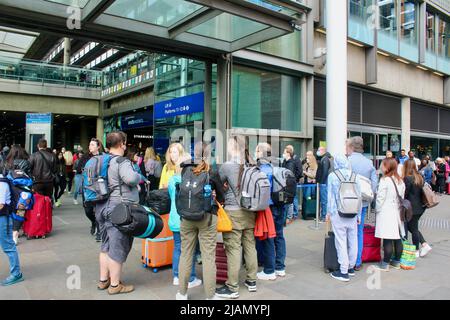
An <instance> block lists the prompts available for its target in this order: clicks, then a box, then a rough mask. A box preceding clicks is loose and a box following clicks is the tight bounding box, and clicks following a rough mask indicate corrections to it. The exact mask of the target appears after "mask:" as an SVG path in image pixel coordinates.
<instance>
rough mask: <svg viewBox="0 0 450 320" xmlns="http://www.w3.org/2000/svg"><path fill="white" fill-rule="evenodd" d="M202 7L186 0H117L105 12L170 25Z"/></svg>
mask: <svg viewBox="0 0 450 320" xmlns="http://www.w3.org/2000/svg"><path fill="white" fill-rule="evenodd" d="M201 8H203V6H200V5H198V4H195V3H190V2H187V1H184V0H170V1H167V0H116V1H115V2H114V3H113V4H112V5H111V6H110V7H109V8H108V9H107V10H106V11H105V13H106V14H111V15H115V16H119V17H123V18H128V19H133V20H138V21H142V22H147V23H151V24H156V25H159V26H163V27H170V26H171V25H173V24H175V23H177V22H178V21H180V20H182V19H183V18H185V17H187V16H188V15H190V14H192V13H194V12H195V11H197V10H199V9H201Z"/></svg>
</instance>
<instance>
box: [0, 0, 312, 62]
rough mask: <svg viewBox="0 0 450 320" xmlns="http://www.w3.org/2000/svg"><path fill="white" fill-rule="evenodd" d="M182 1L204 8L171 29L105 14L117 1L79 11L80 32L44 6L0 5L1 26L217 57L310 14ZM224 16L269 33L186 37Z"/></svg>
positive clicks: (54, 6)
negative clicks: (259, 26) (248, 22)
mask: <svg viewBox="0 0 450 320" xmlns="http://www.w3.org/2000/svg"><path fill="white" fill-rule="evenodd" d="M167 1H170V0H167ZM185 1H187V2H191V3H195V4H197V5H201V6H203V8H202V9H200V10H197V11H196V12H194V13H192V14H190V15H187V16H186V17H184V18H183V19H181V20H179V21H177V22H176V23H174V24H173V25H171V26H169V27H164V26H160V25H155V24H150V23H146V22H141V21H137V20H133V19H129V18H125V17H118V16H114V15H111V14H107V13H105V11H106V10H107V9H108V8H109V7H111V5H113V4H114V3H115V2H116V0H90V1H89V2H88V3H87V4H86V5H85V7H84V8H80V10H81V30H77V29H73V30H71V29H69V28H68V27H67V19H68V18H69V13H68V11H67V9H68V7H69V6H68V5H65V4H61V3H55V2H48V1H45V0H33V1H29V0H0V12H1V14H0V24H3V25H5V26H11V27H20V28H22V29H28V30H31V31H39V32H46V33H49V34H55V35H61V36H65V37H75V38H80V39H86V40H95V41H98V42H103V43H107V44H112V45H116V46H117V45H118V46H125V47H131V48H136V49H145V50H151V51H154V52H167V53H172V54H181V55H188V56H195V57H202V56H204V57H212V56H214V57H217V55H218V54H223V53H230V52H234V51H237V50H240V49H243V48H246V47H248V46H251V45H254V44H257V43H260V42H263V41H267V40H270V39H273V38H277V37H280V36H282V35H285V34H288V33H291V32H293V31H294V30H295V28H294V27H295V26H296V25H297V26H298V25H299V24H302V23H303V21H300V20H299V19H298V17H299V16H301V15H302V14H303V13H305V12H307V11H308V10H309V8H308V7H305V6H303V5H300V4H296V3H291V2H290V1H282V0H270V2H272V3H276V4H277V5H280V6H284V7H286V8H288V9H289V10H293V9H294V10H296V11H295V12H296V14H295V15H293V16H289V15H286V14H284V13H280V12H276V11H273V10H270V9H268V8H265V7H263V6H259V5H257V4H254V3H251V2H247V1H244V0H185ZM222 13H228V14H230V15H232V16H238V17H242V18H244V19H248V20H251V21H254V22H258V23H261V24H264V25H267V28H265V29H264V30H262V31H258V32H255V33H253V34H249V35H246V36H244V37H243V38H240V39H236V40H235V41H231V42H229V41H225V40H221V39H218V38H212V37H208V36H204V35H199V34H194V33H191V32H189V30H191V29H193V28H194V27H196V26H199V25H201V24H202V23H205V22H207V21H209V20H211V19H213V18H215V17H217V16H219V15H220V14H222ZM297 13H298V14H297ZM194 52H195V54H194Z"/></svg>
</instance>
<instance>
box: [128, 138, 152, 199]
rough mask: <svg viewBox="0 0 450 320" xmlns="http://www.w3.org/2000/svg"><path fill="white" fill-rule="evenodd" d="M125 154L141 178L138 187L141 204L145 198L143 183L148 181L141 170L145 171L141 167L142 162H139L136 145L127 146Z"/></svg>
mask: <svg viewBox="0 0 450 320" xmlns="http://www.w3.org/2000/svg"><path fill="white" fill-rule="evenodd" d="M126 156H127V158H128V159H129V160H130V161H131V163H132V164H133V168H134V170H135V171H136V172H137V173H139V175H140V176H141V180H140V181H139V185H138V189H139V203H140V204H143V203H144V200H145V194H146V190H145V184H146V183H149V181H148V179H147V177H146V176H145V175H144V174H143V172H145V168H143V163H142V162H140V157H139V153H138V150H137V148H136V147H134V146H132V147H130V148H128V149H127V152H126ZM139 163H141V165H139ZM142 170H144V171H142Z"/></svg>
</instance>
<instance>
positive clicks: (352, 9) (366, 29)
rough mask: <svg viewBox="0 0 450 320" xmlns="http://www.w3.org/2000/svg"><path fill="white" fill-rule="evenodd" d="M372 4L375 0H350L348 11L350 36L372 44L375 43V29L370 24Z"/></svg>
mask: <svg viewBox="0 0 450 320" xmlns="http://www.w3.org/2000/svg"><path fill="white" fill-rule="evenodd" d="M372 5H373V0H349V13H348V36H349V37H350V38H353V39H355V40H359V41H361V42H364V43H367V44H370V45H373V44H374V31H373V29H371V28H370V25H369V24H368V22H369V21H370V16H371V14H372V13H371V6H372Z"/></svg>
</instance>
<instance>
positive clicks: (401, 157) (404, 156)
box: [396, 149, 409, 165]
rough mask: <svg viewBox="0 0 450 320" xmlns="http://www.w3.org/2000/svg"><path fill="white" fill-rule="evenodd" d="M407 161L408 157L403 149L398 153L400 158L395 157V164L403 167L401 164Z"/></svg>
mask: <svg viewBox="0 0 450 320" xmlns="http://www.w3.org/2000/svg"><path fill="white" fill-rule="evenodd" d="M408 159H409V157H408V155H407V154H406V150H405V149H402V150H401V151H400V156H398V157H397V159H396V160H397V163H398V164H401V165H403V163H404V162H405V161H406V160H408Z"/></svg>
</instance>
